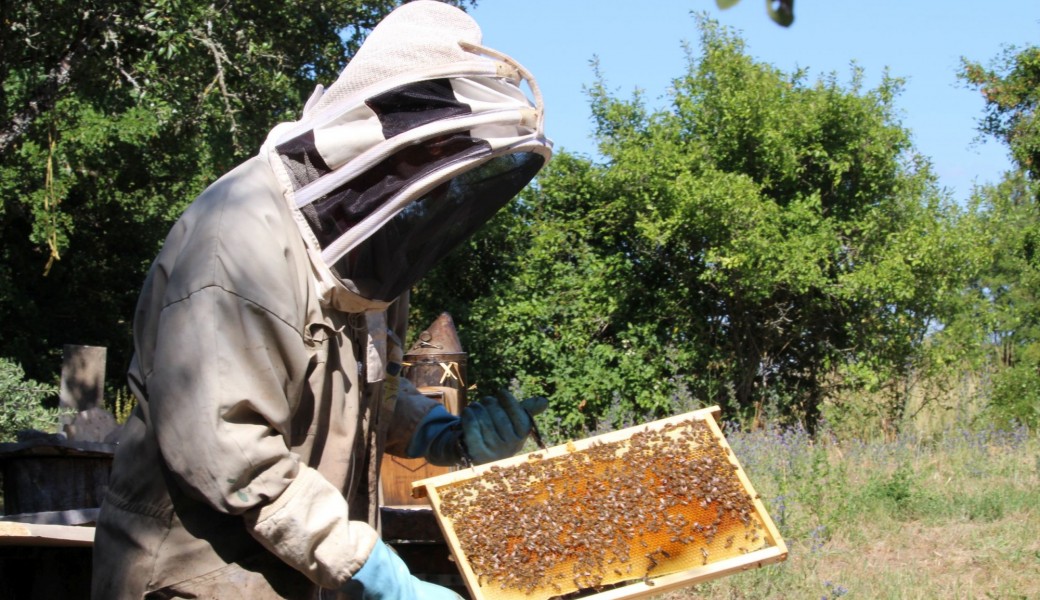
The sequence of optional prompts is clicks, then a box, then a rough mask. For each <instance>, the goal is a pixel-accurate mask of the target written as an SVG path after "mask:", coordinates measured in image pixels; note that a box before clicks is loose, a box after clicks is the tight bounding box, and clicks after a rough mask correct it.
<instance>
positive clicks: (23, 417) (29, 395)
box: [0, 358, 60, 442]
mask: <svg viewBox="0 0 1040 600" xmlns="http://www.w3.org/2000/svg"><path fill="white" fill-rule="evenodd" d="M57 393H58V388H57V386H55V385H48V384H45V383H40V382H37V381H33V380H31V379H27V378H26V377H25V371H23V370H22V367H21V366H20V365H19V364H17V363H15V362H13V361H11V360H8V359H6V358H0V442H13V441H15V439H16V437H17V433H18V432H19V431H22V430H25V429H39V430H42V431H52V430H54V428H55V426H56V424H57V422H58V415H59V413H60V411H59V410H58V409H55V408H47V407H46V406H44V404H43V400H44V399H46V398H48V397H54V396H56V395H57Z"/></svg>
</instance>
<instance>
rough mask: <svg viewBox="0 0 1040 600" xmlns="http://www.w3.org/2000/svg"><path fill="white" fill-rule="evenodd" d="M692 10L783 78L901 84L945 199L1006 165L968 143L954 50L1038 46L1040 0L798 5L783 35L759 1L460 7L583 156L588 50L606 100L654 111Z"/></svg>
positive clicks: (970, 118) (978, 55) (507, 0)
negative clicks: (519, 71)
mask: <svg viewBox="0 0 1040 600" xmlns="http://www.w3.org/2000/svg"><path fill="white" fill-rule="evenodd" d="M633 7H643V8H642V9H641V10H633ZM700 11H704V12H707V13H708V14H709V15H710V16H711V17H712V18H715V19H717V20H718V21H719V22H720V23H722V24H724V25H727V26H730V27H733V28H734V29H736V30H737V31H738V32H740V34H741V37H742V38H743V39H744V40H745V42H746V44H747V51H748V52H749V53H750V54H751V55H752V56H754V57H755V58H756V59H758V60H760V61H762V62H767V63H770V64H772V65H775V66H776V67H778V68H780V69H782V70H784V71H786V72H791V71H793V70H795V69H796V68H805V69H808V71H809V76H810V80H815V79H816V78H817V77H818V76H820V75H825V74H828V73H836V74H837V75H838V80H839V81H841V82H847V81H848V80H849V77H850V76H851V73H852V69H851V65H852V63H853V62H855V63H856V64H858V65H859V66H861V67H862V68H863V69H864V76H865V85H866V87H868V88H872V87H874V86H875V85H876V84H877V82H878V81H880V79H881V76H882V74H883V72H884V69H885V68H886V67H887V68H888V69H889V73H890V74H891V75H893V76H896V77H901V78H903V79H905V80H906V85H905V88H904V91H903V93H902V95H901V96H900V97H899V98H898V99H897V107H898V108H899V110H900V112H901V120H902V123H903V125H904V126H905V127H907V128H908V129H910V130H911V132H912V133H913V136H914V145H915V147H916V149H917V151H918V152H920V153H921V154H923V155H925V156H927V157H929V158H930V159H931V160H932V163H933V165H934V168H935V171H936V173H937V174H938V176H939V182H940V184H941V185H942V186H944V187H946V188H947V189H948V190H949V191H950V193H951V194H952V197H953V198H954V199H955V200H958V201H961V202H963V201H964V200H966V199H967V198H968V196H969V194H970V192H971V189H972V186H973V185H974V184H975V183H976V182H977V183H980V184H983V183H993V182H996V181H997V180H998V179H999V178H1000V175H1001V174H1002V173H1003V172H1004V171H1005V170H1007V169H1008V168H1009V166H1010V162H1009V160H1008V158H1007V152H1006V150H1005V148H1004V146H1002V145H1001V144H999V143H997V142H996V141H986V142H983V143H978V142H976V138H977V136H978V132H977V129H976V126H977V123H978V120H979V118H980V117H981V116H982V114H983V106H984V105H983V102H982V99H981V97H980V95H979V94H978V92H977V91H975V90H971V89H968V88H967V87H966V86H964V84H963V83H961V82H959V81H958V79H957V72H958V69H959V66H960V60H961V57H966V58H968V59H971V60H975V61H979V62H982V63H983V64H989V63H990V61H991V60H993V59H995V58H996V57H997V56H998V55H1000V53H1001V52H1002V49H1003V48H1004V47H1005V46H1007V45H1012V46H1016V47H1020V48H1021V47H1024V46H1027V45H1038V44H1040V0H997V1H994V2H983V1H978V0H974V1H967V0H874V1H864V0H859V1H854V0H798V2H795V22H794V24H793V25H792V26H791V27H790V28H787V29H785V28H783V27H780V26H778V25H776V24H775V23H773V22H772V21H771V20H770V19H769V17H768V16H767V15H766V12H765V3H764V2H763V0H741V2H740V3H739V4H738V5H737V6H735V7H733V8H730V9H728V10H719V9H718V8H716V5H715V0H644V1H643V2H641V3H635V2H631V1H620V0H598V1H593V0H580V1H579V0H522V1H521V0H479V2H478V6H477V8H476V9H474V10H472V11H471V14H472V15H473V16H474V17H475V18H476V20H477V22H478V23H480V25H481V28H482V29H483V32H484V43H485V44H486V45H488V46H490V47H492V48H495V49H497V50H501V51H503V52H506V53H507V54H510V55H511V56H512V57H513V58H515V59H516V60H518V61H520V62H521V63H522V64H523V65H524V66H526V67H527V68H528V69H530V70H531V71H532V72H533V73H534V75H535V77H536V79H537V80H538V84H539V86H540V87H541V89H542V93H543V95H544V97H545V103H546V129H547V133H548V135H549V137H551V138H553V140H554V141H555V142H556V145H557V147H558V148H563V149H566V150H569V151H572V152H578V153H583V154H586V155H589V156H595V145H594V143H593V141H592V140H591V139H590V134H591V131H592V121H591V117H590V113H589V109H588V101H587V98H586V96H585V93H584V91H583V86H587V85H588V84H589V83H591V82H592V80H593V73H592V67H591V65H590V61H591V60H592V59H593V58H594V57H596V58H598V60H599V63H600V70H601V73H602V74H603V76H604V78H605V80H606V82H607V85H608V87H609V88H610V89H611V90H612V91H613V92H614V95H616V96H620V97H623V98H628V97H630V96H631V93H632V91H633V90H635V89H636V88H639V89H641V90H643V93H644V97H645V100H646V101H647V103H648V104H650V105H651V106H654V107H663V106H664V105H665V102H666V101H667V90H668V87H669V85H670V83H671V80H672V79H674V78H675V77H678V76H679V75H681V74H682V73H683V72H684V70H685V54H684V51H683V49H682V43H683V42H684V41H686V42H690V43H691V44H693V45H694V47H696V43H697V40H698V32H697V29H696V23H695V20H694V18H693V17H692V16H691V13H692V12H700Z"/></svg>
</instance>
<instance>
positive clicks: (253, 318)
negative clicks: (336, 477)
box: [147, 286, 377, 588]
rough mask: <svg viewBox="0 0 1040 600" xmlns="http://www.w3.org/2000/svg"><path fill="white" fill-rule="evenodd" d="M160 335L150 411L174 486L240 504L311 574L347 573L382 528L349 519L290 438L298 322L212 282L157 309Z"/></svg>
mask: <svg viewBox="0 0 1040 600" xmlns="http://www.w3.org/2000/svg"><path fill="white" fill-rule="evenodd" d="M157 340H161V343H159V344H157V346H156V355H155V361H154V365H155V369H154V372H153V373H152V374H151V376H150V377H149V379H148V383H147V386H148V395H149V408H150V416H151V418H152V420H153V421H154V423H153V425H154V429H155V431H156V435H157V437H158V441H159V447H160V449H161V451H162V454H163V458H164V460H165V461H166V463H167V464H168V465H169V467H170V469H171V471H172V472H173V473H174V476H175V477H176V478H177V479H178V482H179V483H180V485H181V487H182V488H184V489H185V490H186V491H187V492H188V493H189V494H191V495H192V496H194V497H196V498H198V499H200V500H202V501H204V502H206V503H207V504H209V505H210V506H212V507H213V508H214V509H216V510H218V511H220V512H224V513H228V514H241V515H244V517H245V524H246V526H247V527H248V528H249V530H250V533H251V534H252V535H253V537H255V538H256V539H257V540H259V541H260V543H261V544H263V545H264V546H265V547H267V548H268V549H269V550H270V551H271V552H273V553H274V554H275V555H277V556H279V557H280V558H282V560H284V561H285V562H287V563H288V564H290V565H292V566H293V567H295V568H297V569H298V570H300V571H302V572H304V573H305V574H307V575H308V576H309V577H310V578H311V579H312V580H313V581H315V582H316V583H318V584H320V585H322V586H324V587H333V588H334V587H338V586H339V585H341V584H342V583H344V582H345V581H346V580H347V579H349V577H350V575H351V574H352V573H354V572H355V571H356V570H357V569H358V568H360V565H361V564H362V563H363V562H364V560H365V558H366V557H367V556H368V552H369V551H370V550H371V548H372V546H373V545H374V544H375V540H376V539H377V534H376V532H375V531H374V530H373V529H372V528H371V527H369V526H368V525H367V524H366V523H360V522H351V521H349V519H348V517H347V515H348V510H347V504H346V501H345V500H344V498H343V496H342V494H341V493H340V492H339V490H337V489H336V488H335V486H333V485H332V484H331V483H329V482H328V481H326V480H325V479H324V478H323V477H322V476H321V475H320V474H318V473H317V472H316V471H315V470H313V469H312V468H310V467H308V466H306V465H303V464H301V463H300V459H299V457H298V456H297V455H295V454H294V453H292V452H291V451H290V450H289V446H288V442H287V440H288V439H289V427H290V417H291V415H292V403H293V400H292V399H294V398H299V397H300V393H301V388H302V386H303V385H304V382H305V381H306V375H307V368H308V362H309V353H308V352H306V347H305V343H306V342H305V340H304V339H303V337H302V334H301V333H300V331H299V330H298V328H296V327H294V326H292V325H290V324H288V323H286V322H285V321H283V320H282V319H280V318H278V317H277V316H276V315H274V314H272V313H271V312H269V311H267V310H265V309H264V308H262V307H260V306H258V305H256V304H254V303H252V302H250V301H248V300H246V299H244V298H242V297H241V296H239V295H236V294H233V293H230V292H228V291H226V290H224V289H223V288H221V287H218V286H209V287H205V288H203V289H201V290H199V291H196V292H194V293H192V294H191V295H190V296H188V297H187V298H184V299H182V300H180V301H177V302H175V303H172V304H170V305H168V306H166V307H165V308H164V309H163V311H162V314H161V316H160V322H159V335H158V337H157Z"/></svg>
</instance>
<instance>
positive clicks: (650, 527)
mask: <svg viewBox="0 0 1040 600" xmlns="http://www.w3.org/2000/svg"><path fill="white" fill-rule="evenodd" d="M716 411H717V409H704V410H701V411H696V412H693V413H687V414H685V415H679V416H677V417H672V418H670V419H664V420H661V421H656V422H654V423H650V424H648V425H642V426H638V427H633V428H629V429H625V430H621V431H617V432H613V433H610V434H606V435H603V436H597V437H593V438H589V439H587V440H582V441H581V442H577V443H569V444H567V445H564V446H558V447H554V448H550V449H548V450H546V451H543V452H534V453H530V454H526V455H523V456H518V457H514V458H511V459H507V460H504V461H499V462H497V463H492V464H489V465H483V466H481V467H477V468H475V469H467V470H464V471H459V472H456V473H451V474H449V475H445V476H440V477H435V478H431V479H427V480H423V481H419V482H416V483H415V488H414V489H416V490H417V491H419V492H420V494H421V493H422V492H425V493H426V494H427V495H428V496H429V497H430V500H431V503H432V504H433V506H434V508H435V511H436V514H437V517H438V521H439V522H440V524H441V527H442V529H443V530H444V532H445V537H446V538H447V539H448V541H449V544H450V546H451V548H452V552H453V554H454V555H455V559H456V561H458V562H459V564H460V566H461V570H462V571H463V574H464V576H465V578H466V580H467V586H468V587H469V589H470V591H471V593H472V594H473V597H474V598H475V600H480V599H487V600H499V599H501V600H513V599H517V600H519V599H525V600H531V599H545V598H553V597H562V598H578V597H581V598H585V597H590V598H591V597H595V598H631V597H638V596H641V595H647V594H650V593H660V592H662V591H664V590H665V589H671V588H675V587H681V586H683V585H691V584H693V583H696V582H698V581H704V580H707V579H712V578H715V577H720V576H723V575H725V574H728V573H732V572H736V571H739V570H743V569H747V568H751V567H753V566H760V565H762V564H765V563H767V562H775V561H777V560H783V559H784V558H785V557H786V548H785V546H784V544H783V541H782V540H781V539H780V536H779V534H778V532H777V531H776V528H775V526H774V525H773V523H772V521H771V520H770V518H769V516H768V514H766V512H765V509H764V507H763V505H762V503H761V502H760V500H759V499H758V498H757V496H756V494H755V493H754V490H753V489H752V487H751V485H750V482H748V480H747V477H746V476H745V475H744V473H743V471H742V470H741V468H740V466H739V464H738V462H737V461H736V458H735V457H734V456H733V455H732V452H731V450H730V448H729V445H728V444H727V443H726V441H725V438H724V436H723V435H722V432H721V431H720V430H719V428H718V425H717V424H716V423H715V420H714V417H713V414H714V413H715V412H716Z"/></svg>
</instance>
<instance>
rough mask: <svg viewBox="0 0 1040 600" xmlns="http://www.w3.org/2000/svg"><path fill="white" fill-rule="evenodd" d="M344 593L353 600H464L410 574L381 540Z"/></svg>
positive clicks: (348, 583)
mask: <svg viewBox="0 0 1040 600" xmlns="http://www.w3.org/2000/svg"><path fill="white" fill-rule="evenodd" d="M340 591H341V592H343V593H345V594H346V595H347V597H348V598H351V600H462V597H461V596H459V595H458V594H456V593H455V592H453V591H451V590H449V589H448V588H445V587H441V586H439V585H434V584H432V583H427V582H425V581H423V580H421V579H418V578H417V577H415V576H414V575H412V574H411V573H409V572H408V566H407V565H405V564H404V561H403V560H401V557H399V556H397V554H395V553H394V552H393V550H391V549H390V547H389V546H387V545H386V544H384V543H383V542H382V540H377V541H376V545H375V547H374V548H372V552H371V553H369V555H368V560H366V561H365V564H364V565H362V566H361V569H360V570H359V571H358V572H357V573H354V576H353V577H352V578H351V579H350V581H348V582H347V583H346V585H344V586H343V587H342V588H341V589H340Z"/></svg>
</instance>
